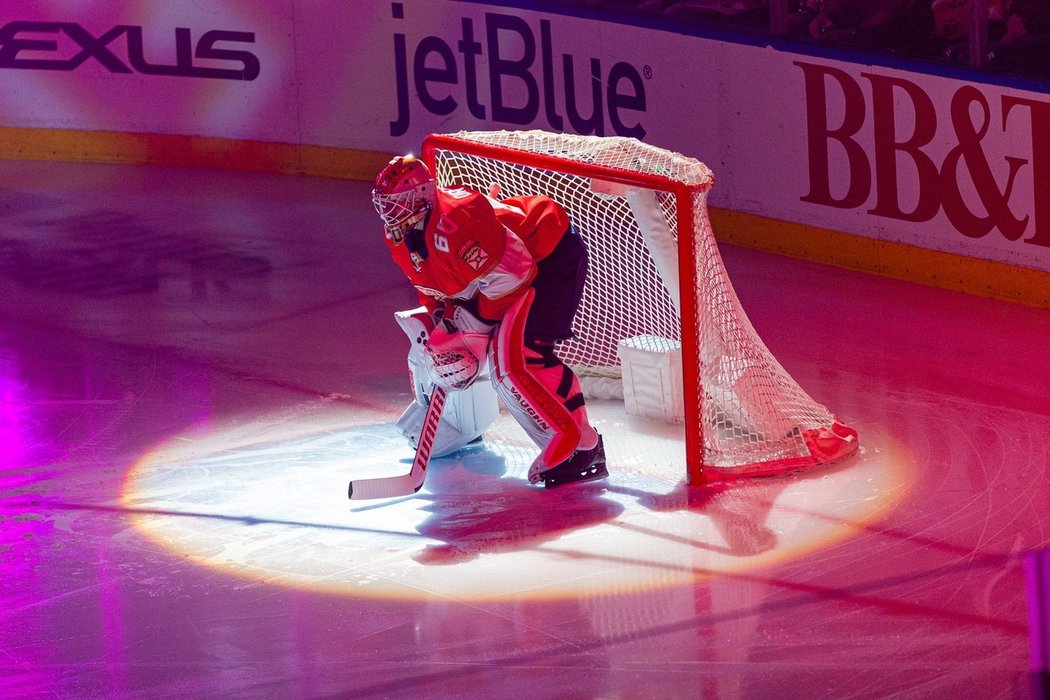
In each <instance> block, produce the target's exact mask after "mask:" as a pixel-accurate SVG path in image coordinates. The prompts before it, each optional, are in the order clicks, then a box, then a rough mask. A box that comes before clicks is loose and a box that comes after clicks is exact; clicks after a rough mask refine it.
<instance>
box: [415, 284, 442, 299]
mask: <svg viewBox="0 0 1050 700" xmlns="http://www.w3.org/2000/svg"><path fill="white" fill-rule="evenodd" d="M413 286H414V287H415V288H416V289H418V290H419V292H420V293H421V294H425V295H426V296H428V297H431V298H432V299H437V300H438V301H444V300H445V297H446V296H447V295H446V294H443V293H441V292H439V291H438V290H436V289H434V288H433V287H424V286H423V285H421V284H416V285H413Z"/></svg>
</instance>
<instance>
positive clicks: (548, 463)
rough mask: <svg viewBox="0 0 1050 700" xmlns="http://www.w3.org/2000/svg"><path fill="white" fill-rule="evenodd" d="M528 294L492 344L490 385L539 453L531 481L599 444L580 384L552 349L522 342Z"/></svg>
mask: <svg viewBox="0 0 1050 700" xmlns="http://www.w3.org/2000/svg"><path fill="white" fill-rule="evenodd" d="M532 298H533V292H532V290H530V291H529V293H528V294H526V295H525V296H524V297H522V299H520V300H519V301H518V302H516V303H515V304H514V305H513V306H512V307H511V308H510V309H509V310H508V311H507V313H506V315H505V316H504V318H503V321H502V322H501V324H500V328H499V331H498V332H497V333H496V337H495V338H494V339H493V343H492V348H491V353H490V358H491V363H492V376H493V385H494V386H495V389H496V393H497V394H498V395H499V397H500V398H501V399H502V400H503V404H504V405H505V406H506V407H507V410H508V411H509V412H510V413H511V414H512V415H513V416H514V418H515V419H516V420H517V421H518V423H519V424H520V425H521V426H522V428H524V429H525V432H527V433H528V434H529V437H531V438H532V440H533V442H535V443H536V445H537V446H538V447H540V448H541V450H542V451H541V453H540V455H539V457H537V458H536V461H535V462H534V463H533V465H532V467H531V468H530V469H529V481H530V482H531V483H538V482H540V481H542V477H541V475H542V474H543V472H545V471H547V470H548V469H550V468H551V467H553V466H556V465H559V464H561V463H563V462H565V461H566V460H568V459H569V458H570V457H572V456H573V454H574V453H575V452H576V451H577V450H579V449H591V448H593V447H594V446H595V445H596V444H598V441H599V436H598V433H597V432H596V431H595V430H594V428H592V427H591V425H590V422H589V421H588V419H587V410H586V408H585V407H584V401H583V394H582V393H581V392H580V384H579V380H578V379H577V378H576V375H575V374H573V373H572V370H570V369H569V368H568V367H566V366H565V364H564V363H562V361H561V360H560V359H559V358H558V357H557V355H555V354H554V346H553V345H551V344H549V343H545V342H541V341H535V340H533V341H529V342H527V343H526V342H525V340H524V328H525V321H526V318H527V317H528V312H529V308H530V305H531V303H532Z"/></svg>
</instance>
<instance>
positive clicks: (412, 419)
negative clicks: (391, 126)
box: [351, 156, 608, 497]
mask: <svg viewBox="0 0 1050 700" xmlns="http://www.w3.org/2000/svg"><path fill="white" fill-rule="evenodd" d="M372 202H373V204H374V206H375V208H376V211H377V212H378V214H379V216H380V218H381V219H382V221H383V226H384V232H385V239H386V243H387V246H388V248H389V250H390V254H391V256H392V257H393V259H394V261H395V262H396V263H397V265H398V266H399V267H400V268H401V271H402V272H403V273H404V274H405V276H406V277H407V278H408V280H409V281H410V282H411V283H412V285H413V286H414V287H415V288H416V290H417V292H418V294H419V300H420V302H421V304H422V306H420V307H419V308H417V309H412V310H408V311H402V312H399V313H397V314H396V319H397V322H398V323H399V324H400V326H401V328H402V329H403V330H404V331H405V333H406V334H407V335H408V337H409V339H410V340H411V348H410V350H409V353H408V366H409V372H410V375H411V378H412V384H413V387H414V393H415V396H414V400H413V401H412V403H411V404H410V405H409V406H408V408H407V409H405V411H404V413H403V414H402V415H401V417H400V419H399V420H398V423H397V425H398V429H399V430H400V431H401V432H402V433H403V434H404V435H405V437H406V438H407V439H408V440H409V442H410V443H412V444H413V446H417V443H418V442H419V441H420V439H421V437H422V436H423V435H424V433H426V432H428V430H427V428H426V425H427V423H428V414H429V416H434V415H437V416H439V418H440V422H438V423H436V426H437V428H436V432H433V431H431V432H433V435H427V436H426V438H427V441H428V442H429V441H430V440H431V439H432V444H430V445H429V456H430V457H440V456H442V455H447V454H451V453H452V452H455V451H456V450H459V449H462V448H464V447H466V446H467V445H469V444H471V443H473V442H475V441H478V440H480V439H481V438H482V435H483V433H484V432H485V430H486V428H488V427H489V425H491V423H492V422H493V421H494V420H495V419H496V417H497V415H498V413H499V404H498V400H502V402H503V405H504V406H506V408H507V410H508V411H509V412H510V413H511V415H513V416H514V418H515V419H516V420H517V422H518V423H519V424H520V425H521V426H522V428H524V430H525V432H526V433H528V435H529V436H530V437H531V438H532V440H533V441H534V442H535V443H536V445H537V447H538V448H539V450H540V452H539V455H538V456H537V457H536V459H535V461H534V462H533V463H532V466H531V467H530V469H529V474H528V478H529V482H530V483H533V484H540V483H542V484H544V486H545V487H546V488H553V487H556V486H561V485H563V484H568V483H572V482H579V481H590V480H593V479H601V478H604V477H606V476H607V475H608V471H607V469H606V465H605V451H604V447H603V444H602V437H601V435H599V434H598V432H597V431H596V430H595V429H594V428H593V427H592V426H591V424H590V422H589V420H588V418H587V410H586V407H585V405H584V398H583V394H582V392H581V391H580V385H579V381H578V379H577V377H576V376H575V375H574V374H573V372H572V370H570V369H569V367H567V366H566V365H565V364H564V363H563V362H562V361H561V360H560V359H559V358H558V356H557V355H556V354H555V346H556V344H557V343H558V342H559V341H563V340H566V339H569V338H571V337H573V332H572V322H573V318H574V317H575V315H576V310H577V308H578V306H579V302H580V298H581V295H582V293H583V285H584V281H585V279H586V275H587V250H586V248H585V245H584V243H583V239H582V238H581V237H580V236H579V235H578V234H577V233H576V231H575V229H574V228H573V226H572V225H571V222H570V221H569V216H568V214H567V213H566V211H565V210H564V209H563V208H562V207H561V206H559V205H558V204H557V203H555V202H554V201H553V200H551V199H550V198H548V197H546V196H542V195H531V196H520V197H512V198H508V199H503V200H500V199H498V189H497V188H496V187H494V188H493V191H491V192H489V193H487V194H485V193H481V192H477V191H473V190H470V189H466V188H463V187H447V188H446V187H439V186H438V185H437V183H436V181H435V180H434V178H433V177H432V175H431V173H430V171H429V170H428V168H427V167H426V165H425V164H424V163H423V162H422V161H421V160H419V159H417V158H415V157H413V156H399V157H396V158H394V159H393V160H391V161H390V163H389V164H388V165H387V166H386V167H385V168H384V169H383V170H382V171H381V172H380V173H379V175H378V177H377V178H376V182H375V189H374V190H373V191H372ZM438 395H439V396H440V397H441V398H442V399H443V403H439V405H438V406H436V407H432V406H431V403H432V400H433V399H434V398H435V397H436V396H438ZM428 408H431V409H435V408H436V409H438V410H439V411H440V412H439V413H436V412H435V411H434V410H431V411H428ZM430 420H431V421H433V420H434V418H431V419H430ZM417 458H418V455H417ZM417 461H418V460H417ZM424 468H425V464H424ZM418 483H419V484H421V483H422V482H421V480H420V481H419V482H418ZM415 488H418V486H417V487H415ZM352 489H353V486H351V490H352ZM351 493H352V491H351ZM351 497H353V495H351Z"/></svg>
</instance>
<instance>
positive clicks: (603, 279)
mask: <svg viewBox="0 0 1050 700" xmlns="http://www.w3.org/2000/svg"><path fill="white" fill-rule="evenodd" d="M422 158H423V160H424V162H426V163H427V165H428V166H429V167H430V168H431V171H432V172H433V173H434V176H435V177H436V178H437V181H438V184H439V185H442V186H449V185H462V186H465V187H468V188H471V189H475V190H477V191H480V192H485V193H488V192H493V191H497V190H498V192H499V197H500V198H507V197H512V196H522V195H531V194H544V195H547V196H549V197H551V198H552V199H554V200H555V201H557V202H558V203H559V204H561V205H562V206H563V207H565V209H566V210H567V211H568V213H569V218H570V220H571V222H572V224H573V226H574V227H575V228H576V230H577V231H579V233H580V235H581V236H583V238H584V240H585V242H586V244H587V249H588V255H589V261H590V269H589V274H588V279H587V283H586V284H585V286H584V293H583V299H582V301H581V304H580V308H579V311H578V312H577V316H576V323H575V326H574V328H575V332H576V336H577V337H576V338H574V339H572V340H570V341H566V342H564V343H562V344H560V345H559V347H558V354H559V356H560V357H561V358H562V359H563V360H564V361H565V363H566V364H568V365H569V366H571V367H572V368H573V369H574V371H576V373H577V375H579V376H580V379H581V383H582V384H583V385H584V387H585V391H586V390H587V387H589V386H593V387H595V389H594V390H593V391H592V392H589V393H591V395H592V396H599V397H608V396H610V395H613V394H615V395H617V396H619V395H622V396H623V398H624V400H625V405H626V406H627V409H628V412H629V413H635V414H636V415H648V416H654V415H658V416H660V417H663V418H665V419H666V420H671V421H674V422H682V423H684V426H685V431H684V432H685V448H686V462H687V472H688V473H687V478H688V481H689V483H690V484H694V485H698V484H702V483H704V482H705V481H707V480H710V479H717V478H732V477H741V476H770V475H776V474H782V473H789V472H796V471H801V470H804V469H809V468H813V467H816V466H820V465H825V464H830V463H832V462H836V461H839V460H842V459H845V458H846V457H849V456H850V455H852V454H853V453H855V452H856V451H857V449H858V439H857V433H856V431H855V430H853V429H852V428H850V427H848V426H846V425H844V424H843V423H841V422H840V421H838V420H837V419H836V418H835V416H834V415H832V413H831V412H830V411H829V410H828V409H827V408H826V407H824V406H823V405H821V404H819V403H817V402H816V401H814V400H813V399H812V398H811V397H810V396H809V395H808V394H806V392H805V391H804V390H803V389H802V388H801V387H800V386H799V385H798V384H797V383H796V382H795V381H794V379H793V378H792V377H791V376H790V375H789V374H788V372H787V371H786V370H785V369H784V368H783V367H782V366H781V365H780V363H779V362H778V361H777V360H776V359H775V358H774V357H773V355H772V354H771V353H770V352H769V350H768V349H767V348H766V346H765V344H764V343H763V342H762V340H761V339H760V338H759V336H758V334H757V333H756V331H755V329H754V327H753V326H752V325H751V322H750V321H749V320H748V318H747V315H746V314H745V313H744V310H743V308H742V307H741V305H740V301H739V299H738V298H737V295H736V292H735V291H734V289H733V287H732V284H731V283H730V281H729V276H728V274H727V272H726V269H725V266H724V264H723V262H722V258H721V255H720V253H719V251H718V247H717V244H716V242H715V239H714V235H713V232H712V229H711V222H710V219H709V217H708V211H707V194H708V192H709V190H710V189H711V187H712V186H713V184H714V175H713V174H712V172H711V171H710V169H708V168H707V166H706V165H704V164H703V163H701V162H700V161H698V160H696V159H694V158H689V157H687V156H684V155H682V154H680V153H674V152H671V151H668V150H665V149H661V148H658V147H655V146H651V145H648V144H645V143H643V142H641V141H638V140H637V139H632V138H625V137H602V136H577V135H572V134H555V133H549V132H544V131H471V132H467V131H464V132H458V133H455V134H432V135H430V136H428V137H427V138H426V139H425V141H424V143H423V153H422ZM494 188H495V189H494ZM654 404H660V405H654Z"/></svg>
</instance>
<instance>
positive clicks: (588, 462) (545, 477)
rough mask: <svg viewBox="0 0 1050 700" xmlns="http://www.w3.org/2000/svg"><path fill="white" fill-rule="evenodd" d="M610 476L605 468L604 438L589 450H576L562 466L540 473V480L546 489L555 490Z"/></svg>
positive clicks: (600, 438) (599, 437) (600, 437)
mask: <svg viewBox="0 0 1050 700" xmlns="http://www.w3.org/2000/svg"><path fill="white" fill-rule="evenodd" d="M607 476H609V470H608V469H606V468H605V445H604V443H603V442H602V436H601V435H599V436H598V444H597V445H595V446H594V447H592V448H591V449H589V450H576V451H575V452H573V453H572V456H571V457H569V458H568V459H567V460H565V461H564V462H562V463H561V464H559V465H557V466H554V467H551V468H550V469H548V470H547V471H545V472H541V473H540V480H541V481H543V485H544V486H545V487H546V488H549V489H553V488H557V487H558V486H564V485H565V484H572V483H576V482H577V481H594V480H595V479H604V478H605V477H607Z"/></svg>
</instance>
